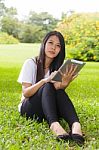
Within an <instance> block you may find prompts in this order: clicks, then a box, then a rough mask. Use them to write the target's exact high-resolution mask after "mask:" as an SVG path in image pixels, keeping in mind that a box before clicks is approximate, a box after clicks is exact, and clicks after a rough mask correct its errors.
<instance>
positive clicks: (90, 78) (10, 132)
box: [0, 44, 99, 150]
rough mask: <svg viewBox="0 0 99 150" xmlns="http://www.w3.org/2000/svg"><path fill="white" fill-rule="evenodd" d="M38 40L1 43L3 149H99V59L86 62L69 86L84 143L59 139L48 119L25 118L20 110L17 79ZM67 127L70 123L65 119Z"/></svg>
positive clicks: (0, 148) (0, 134)
mask: <svg viewBox="0 0 99 150" xmlns="http://www.w3.org/2000/svg"><path fill="white" fill-rule="evenodd" d="M39 46H40V45H39V44H18V45H0V150H82V149H84V150H98V149H99V63H95V62H87V63H86V66H85V67H84V68H83V69H82V71H81V72H80V75H79V76H78V78H76V79H75V80H74V81H73V82H72V83H71V84H70V86H69V87H68V88H67V89H66V91H67V93H68V95H69V96H70V97H71V99H72V101H73V103H74V105H75V108H76V111H77V113H78V115H79V118H80V122H81V124H82V130H83V133H84V135H85V140H86V141H85V145H84V147H79V146H78V145H76V144H75V143H74V142H70V143H68V142H63V141H60V142H58V141H56V139H55V136H54V135H53V134H52V133H51V131H50V130H49V127H48V124H47V123H46V122H43V123H37V122H36V121H34V120H33V121H31V120H28V121H27V120H26V119H25V118H23V117H21V116H20V115H19V113H18V108H17V106H18V104H19V101H20V97H21V85H19V84H18V83H17V82H16V81H17V78H18V75H19V72H20V69H21V66H22V64H23V62H24V60H25V59H27V58H30V57H32V56H36V55H37V54H38V52H39ZM61 122H62V124H63V126H64V127H65V128H66V130H67V131H68V130H69V128H68V125H67V123H66V122H65V121H64V120H62V121H61Z"/></svg>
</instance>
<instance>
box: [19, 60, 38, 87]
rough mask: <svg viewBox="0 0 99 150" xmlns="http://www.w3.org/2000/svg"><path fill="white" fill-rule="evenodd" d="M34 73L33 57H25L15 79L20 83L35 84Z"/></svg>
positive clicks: (35, 68) (35, 70)
mask: <svg viewBox="0 0 99 150" xmlns="http://www.w3.org/2000/svg"><path fill="white" fill-rule="evenodd" d="M36 73H37V65H36V63H35V61H34V60H33V59H27V60H26V61H25V62H24V64H23V66H22V69H21V72H20V74H19V77H18V80H17V81H18V82H19V83H21V84H22V82H25V83H31V84H35V82H36Z"/></svg>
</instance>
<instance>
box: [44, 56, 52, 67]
mask: <svg viewBox="0 0 99 150" xmlns="http://www.w3.org/2000/svg"><path fill="white" fill-rule="evenodd" d="M52 61H53V59H50V58H45V66H44V69H47V68H49V67H50V64H51V63H52Z"/></svg>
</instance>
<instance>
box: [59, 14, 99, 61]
mask: <svg viewBox="0 0 99 150" xmlns="http://www.w3.org/2000/svg"><path fill="white" fill-rule="evenodd" d="M57 30H59V31H60V32H62V33H63V35H64V37H65V41H66V43H67V48H68V56H69V57H73V58H76V59H80V60H85V61H87V60H92V61H93V60H95V61H99V13H93V14H84V13H83V14H76V13H73V14H71V15H70V16H67V15H65V17H64V18H63V20H62V21H61V22H59V23H58V26H57Z"/></svg>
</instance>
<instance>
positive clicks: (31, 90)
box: [22, 73, 53, 97]
mask: <svg viewBox="0 0 99 150" xmlns="http://www.w3.org/2000/svg"><path fill="white" fill-rule="evenodd" d="M52 76H53V73H52V74H51V75H50V76H49V77H48V78H44V79H42V80H40V81H39V82H37V83H35V84H34V85H32V84H31V83H25V82H23V83H22V93H23V96H24V97H31V96H32V95H34V94H35V93H36V92H37V91H38V90H39V88H40V87H41V86H42V85H44V84H45V83H47V82H50V81H51V79H52Z"/></svg>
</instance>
